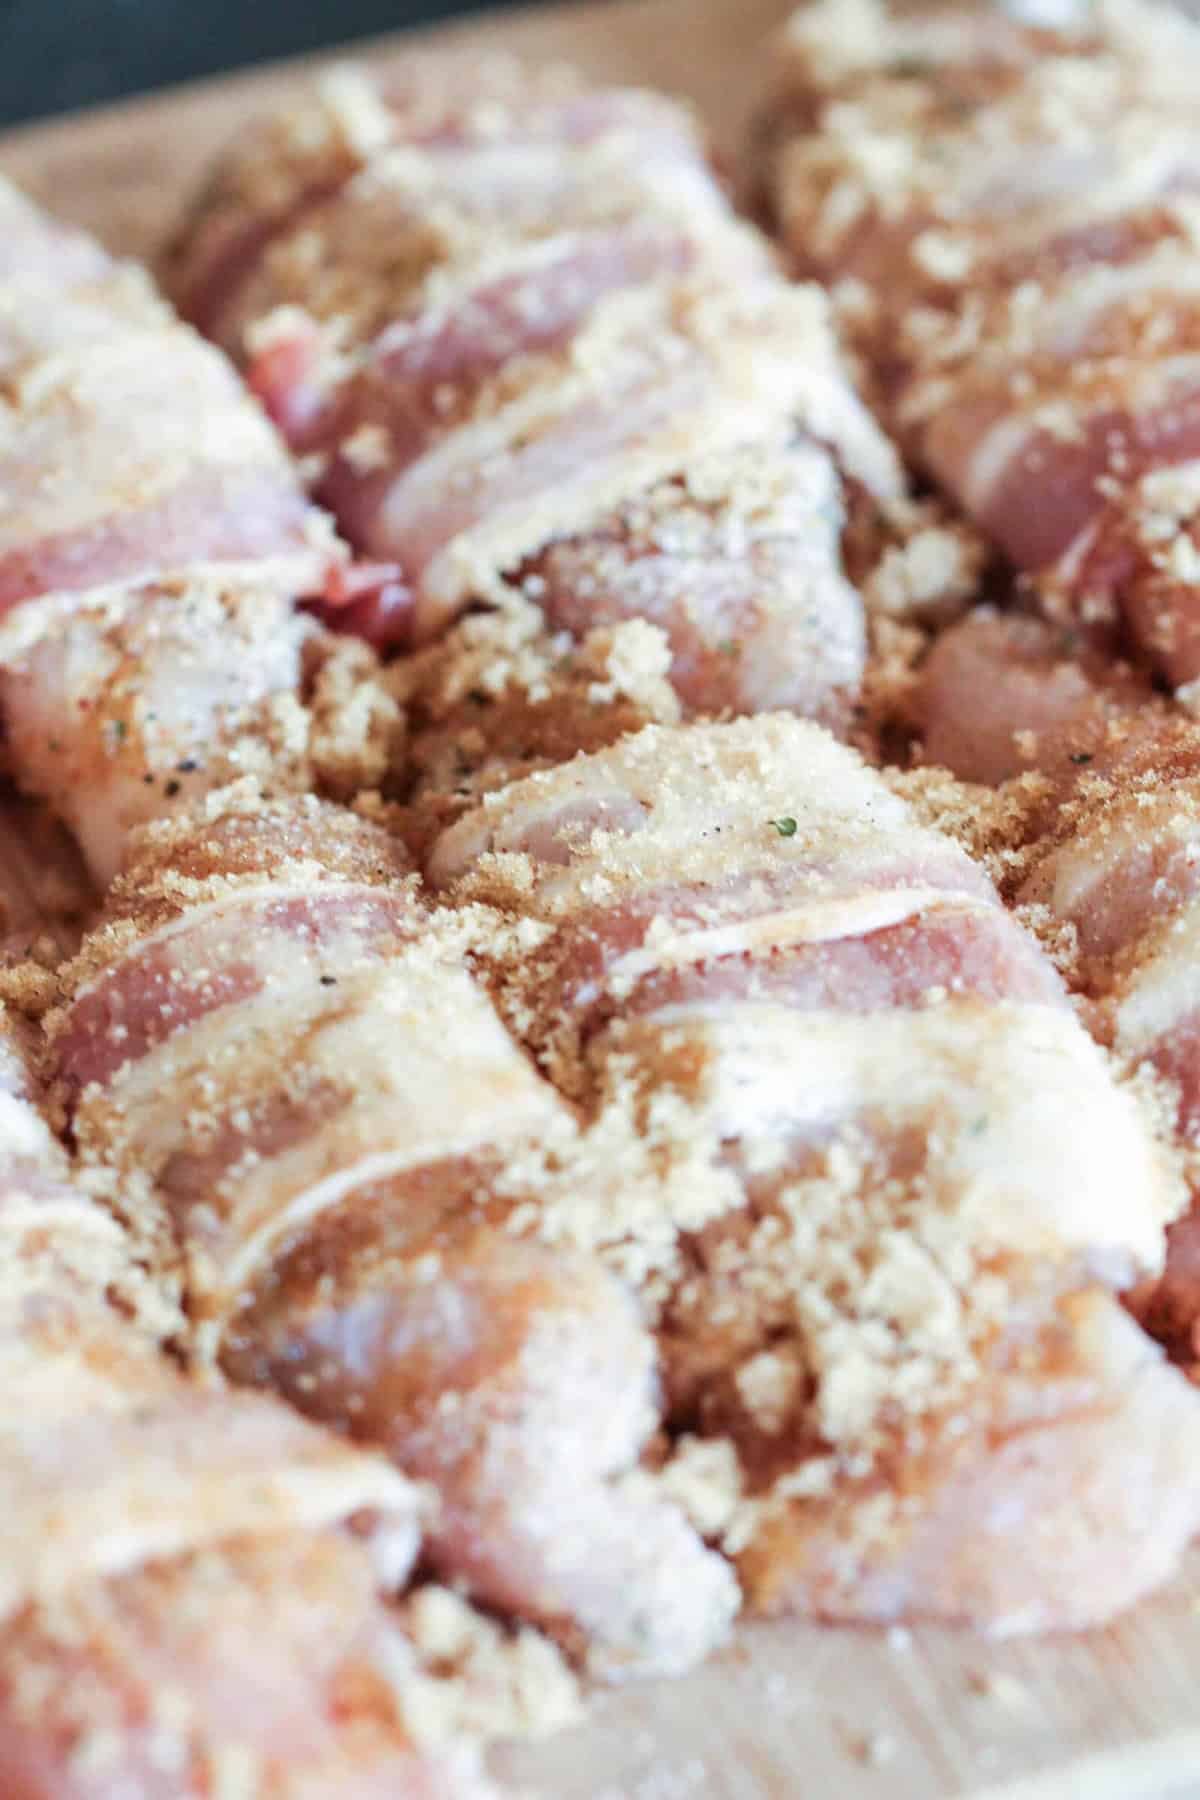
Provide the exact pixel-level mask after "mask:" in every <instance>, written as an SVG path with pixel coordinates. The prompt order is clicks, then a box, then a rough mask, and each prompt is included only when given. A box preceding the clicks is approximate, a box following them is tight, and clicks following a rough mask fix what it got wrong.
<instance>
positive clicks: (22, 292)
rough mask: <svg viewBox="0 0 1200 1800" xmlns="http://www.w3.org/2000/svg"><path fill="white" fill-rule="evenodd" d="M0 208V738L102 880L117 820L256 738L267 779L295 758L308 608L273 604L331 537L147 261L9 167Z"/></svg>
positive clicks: (221, 764) (120, 842)
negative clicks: (303, 612) (4, 228)
mask: <svg viewBox="0 0 1200 1800" xmlns="http://www.w3.org/2000/svg"><path fill="white" fill-rule="evenodd" d="M0 209H2V210H3V214H4V218H5V220H6V222H7V224H8V225H9V226H10V227H11V230H10V232H9V235H8V236H7V237H6V240H5V246H4V252H3V268H2V270H0V494H2V496H3V500H4V505H3V507H0V514H2V516H0V722H2V725H3V732H4V740H5V741H4V758H5V764H6V768H7V770H8V771H9V773H10V774H11V776H12V778H13V779H14V781H15V782H16V783H17V785H18V786H20V787H21V788H23V789H24V790H25V791H26V792H27V793H29V794H32V795H34V796H36V797H37V798H39V799H41V800H44V801H47V802H48V803H49V804H50V805H51V806H52V807H53V808H54V809H55V811H56V812H57V813H58V814H59V816H60V817H61V818H62V819H63V820H64V822H65V823H66V824H67V826H68V827H69V828H70V830H71V831H72V832H73V834H74V835H75V836H76V838H77V839H78V841H79V843H80V845H81V848H82V849H83V851H84V854H85V857H86V859H87V862H88V864H89V868H90V872H91V873H92V875H93V876H94V877H95V879H96V880H97V881H98V882H99V883H100V884H101V885H103V884H105V883H107V881H108V880H109V879H110V878H111V876H112V875H113V874H114V873H115V871H116V869H117V868H118V867H119V864H120V859H121V855H122V853H123V847H124V843H125V840H126V838H127V836H128V833H129V831H130V830H131V829H132V828H133V827H134V826H135V825H136V824H138V823H139V822H140V821H141V820H143V819H146V818H151V817H155V816H157V815H158V814H159V813H160V812H162V811H169V810H172V809H173V807H174V806H175V805H176V804H177V803H179V802H182V801H184V800H186V799H187V798H190V797H194V796H195V794H196V793H197V792H198V791H201V790H203V789H204V788H207V787H210V786H212V785H214V784H220V783H221V782H223V781H225V780H228V779H229V778H230V776H231V775H232V774H235V773H238V772H243V771H244V772H256V771H257V770H259V769H261V767H262V765H263V763H264V762H265V761H266V759H267V756H268V746H269V749H270V751H271V752H273V753H274V762H275V767H274V774H275V778H276V779H278V780H280V781H284V782H286V781H288V780H289V779H290V778H292V775H294V774H296V773H297V771H296V769H295V765H296V764H297V763H298V762H300V763H302V761H303V758H302V755H301V751H302V748H303V744H302V739H303V733H304V723H303V718H302V716H301V714H300V710H299V707H298V704H297V702H298V698H299V693H300V688H301V682H302V664H301V649H302V644H303V642H304V640H305V636H306V634H307V635H309V636H311V630H312V628H311V622H310V623H309V624H307V625H303V626H302V624H301V622H300V621H299V620H298V619H295V618H293V617H292V604H293V602H294V600H295V598H296V596H297V595H303V594H305V593H316V592H319V591H321V590H322V589H323V587H324V586H325V582H326V577H327V572H328V570H329V569H330V566H331V564H333V563H334V562H336V561H337V560H338V558H339V557H340V556H341V554H342V553H341V551H340V549H339V547H338V546H337V545H336V543H335V540H334V539H333V536H332V534H331V532H330V530H329V527H328V522H327V521H326V520H325V519H324V518H323V516H322V515H320V514H318V513H317V512H316V511H315V509H313V508H312V507H311V506H310V505H309V504H308V503H307V501H306V500H305V498H304V496H303V494H302V492H301V490H300V488H299V486H298V484H297V481H296V478H295V476H294V474H293V472H292V470H291V468H290V466H289V464H288V461H287V458H286V455H285V453H284V450H283V447H282V445H281V444H280V442H279V440H278V438H277V437H276V436H275V433H274V432H273V430H272V428H271V426H270V424H269V422H268V421H267V420H266V419H265V418H264V417H263V415H262V412H261V411H260V409H259V408H257V407H256V406H255V405H254V403H253V402H252V401H251V400H250V399H249V398H248V396H247V395H246V394H245V393H244V392H243V390H242V389H241V387H240V386H239V384H238V381H237V379H236V377H235V375H234V373H233V371H232V370H231V369H230V367H229V366H228V364H227V363H226V362H225V361H224V360H223V358H222V357H221V356H220V355H219V354H218V353H216V352H215V351H214V350H213V349H212V348H211V347H210V346H209V345H206V344H205V343H203V342H202V341H201V340H200V339H199V338H198V337H197V336H196V335H195V334H194V333H193V332H191V331H190V330H189V329H187V328H186V327H184V326H182V325H180V324H179V323H178V322H177V321H176V320H174V319H173V317H172V316H171V314H170V312H169V311H168V309H167V308H166V307H165V306H164V304H163V303H162V301H161V300H160V299H158V297H157V296H156V295H155V293H154V291H153V289H152V288H151V286H150V283H149V282H148V280H147V279H146V277H145V276H144V275H143V274H142V273H141V272H140V271H138V270H136V269H134V268H132V267H128V266H124V265H119V264H116V263H113V262H112V261H110V259H109V258H108V257H107V256H105V255H104V253H103V252H102V251H101V250H100V249H99V247H98V246H95V245H91V244H90V243H89V242H88V241H87V240H85V239H83V238H81V237H80V236H78V235H77V234H75V233H72V232H70V231H68V230H66V229H65V228H64V227H60V226H58V225H56V224H55V223H54V222H53V221H52V220H49V219H46V218H45V217H43V216H42V215H40V214H39V213H37V212H36V210H35V209H34V208H32V207H30V206H29V205H28V204H27V203H26V202H25V201H23V200H22V199H21V198H20V196H19V195H17V194H16V193H15V192H14V191H12V190H10V189H7V188H6V189H4V190H3V193H2V194H0ZM255 738H257V739H261V740H263V742H262V744H261V745H260V746H259V747H258V748H257V749H256V748H254V747H253V746H252V744H251V740H252V739H255ZM289 771H291V773H289ZM298 773H299V777H300V779H301V780H303V777H304V774H305V773H306V772H305V771H303V770H300V771H299V772H298Z"/></svg>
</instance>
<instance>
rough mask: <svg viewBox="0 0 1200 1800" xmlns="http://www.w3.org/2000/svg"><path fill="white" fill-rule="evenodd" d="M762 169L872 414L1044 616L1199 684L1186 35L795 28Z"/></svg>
mask: <svg viewBox="0 0 1200 1800" xmlns="http://www.w3.org/2000/svg"><path fill="white" fill-rule="evenodd" d="M780 54H781V59H782V67H781V72H780V75H779V78H778V83H777V87H776V90H775V96H774V99H773V100H772V102H771V103H770V105H769V108H768V112H767V115H766V118H765V120H764V124H763V135H762V146H761V147H762V150H763V157H764V168H763V175H764V178H765V183H766V188H767V192H768V196H769V198H770V202H771V204H772V207H773V210H774V212H775V214H776V217H777V220H778V222H779V225H780V229H781V231H782V234H783V237H784V239H785V242H786V244H787V245H788V247H789V249H790V250H791V252H792V253H793V254H794V257H795V259H796V262H797V265H798V267H799V268H800V269H801V270H803V271H804V272H805V273H813V272H816V273H818V274H820V275H821V276H822V277H824V278H825V279H827V280H828V281H830V282H831V283H834V284H836V287H835V291H836V293H837V294H838V296H839V298H840V301H841V311H842V314H843V317H844V319H845V322H846V324H847V326H848V329H849V331H850V333H851V336H852V338H853V339H854V341H855V343H856V345H857V346H858V348H859V349H860V350H861V352H862V354H863V359H864V362H865V365H866V366H867V368H868V370H869V372H870V379H871V385H872V388H873V391H874V394H875V397H876V398H877V400H878V403H879V406H880V408H881V410H882V413H883V416H884V418H885V419H886V420H887V421H888V422H889V424H890V425H891V427H892V428H893V430H894V431H895V432H896V434H897V435H898V436H899V438H900V440H901V441H902V443H903V445H904V446H905V448H906V450H907V451H908V453H909V454H910V456H911V457H912V459H913V461H914V463H915V464H916V465H917V467H918V468H919V469H920V470H921V472H922V473H923V474H924V475H926V476H927V477H929V478H930V479H932V480H933V481H934V482H935V483H937V484H938V485H939V486H940V487H941V488H942V489H943V490H945V491H946V492H948V493H949V494H950V495H951V496H953V498H954V499H955V500H956V501H957V502H958V503H959V504H960V505H961V506H962V507H963V509H964V510H965V511H966V512H967V513H968V514H969V515H970V517H971V518H972V519H973V520H975V522H976V523H977V524H978V525H979V526H981V527H982V529H983V530H984V531H985V532H986V533H987V534H988V535H989V536H990V538H991V539H992V540H993V542H994V543H995V544H996V545H997V546H998V547H999V549H1000V550H1001V551H1002V552H1003V553H1004V555H1005V556H1006V557H1007V559H1008V561H1009V563H1010V564H1011V566H1012V567H1013V568H1014V569H1015V570H1017V571H1019V572H1020V573H1021V574H1022V575H1024V576H1027V577H1028V578H1029V579H1030V581H1031V583H1032V585H1033V587H1034V588H1035V590H1036V592H1037V595H1038V597H1039V599H1040V602H1041V604H1042V606H1043V607H1044V609H1045V610H1046V611H1047V612H1048V613H1049V614H1050V615H1051V616H1053V617H1054V618H1056V619H1058V620H1059V621H1066V622H1070V623H1073V624H1076V625H1078V626H1081V627H1083V628H1084V629H1085V630H1086V631H1087V632H1088V633H1089V634H1092V635H1094V636H1095V637H1096V638H1097V639H1098V640H1099V642H1100V643H1101V644H1104V645H1109V646H1111V645H1112V644H1113V643H1117V644H1119V645H1125V646H1128V647H1129V648H1130V649H1131V650H1133V651H1134V652H1136V654H1137V656H1138V657H1139V658H1140V660H1141V661H1142V662H1143V663H1144V664H1145V665H1146V666H1148V667H1149V668H1151V669H1152V670H1153V671H1155V672H1156V673H1158V674H1159V675H1161V676H1163V677H1165V679H1166V680H1167V681H1168V682H1169V683H1170V684H1171V685H1172V686H1173V687H1176V688H1184V687H1187V686H1188V684H1190V683H1191V682H1192V681H1193V680H1194V679H1196V677H1197V676H1198V675H1200V606H1198V603H1197V585H1196V568H1197V567H1200V561H1198V560H1197V542H1198V540H1197V537H1196V518H1197V511H1198V506H1197V501H1198V497H1200V485H1198V483H1200V363H1198V362H1197V358H1196V344H1197V321H1198V319H1200V313H1198V312H1197V305H1196V295H1197V293H1198V292H1200V254H1198V250H1197V235H1196V214H1195V205H1196V201H1195V196H1196V190H1197V184H1198V180H1200V137H1198V136H1197V132H1196V126H1195V120H1194V109H1193V104H1192V96H1193V93H1194V89H1195V84H1196V78H1197V74H1198V73H1200V33H1198V31H1197V27H1196V25H1195V23H1194V22H1193V21H1191V20H1188V19H1185V18H1184V17H1183V16H1182V15H1181V14H1180V13H1179V12H1178V11H1177V10H1176V9H1175V8H1173V7H1168V6H1160V5H1158V4H1155V3H1154V0H1115V3H1114V4H1112V5H1106V6H1104V7H1103V8H1092V7H1080V8H1078V9H1077V10H1076V12H1075V13H1074V15H1072V17H1071V19H1070V21H1069V24H1067V25H1064V27H1063V28H1062V30H1061V31H1058V32H1052V31H1048V30H1039V29H1034V28H1024V27H1022V26H1021V25H1019V24H1018V23H1017V22H1016V21H1015V18H1014V17H1012V16H1009V15H1008V14H1006V12H1005V11H1004V9H1002V8H998V7H993V6H983V5H978V6H974V7H969V8H963V9H959V8H954V9H951V8H941V9H938V8H932V9H926V10H924V11H917V12H916V13H915V14H913V13H905V12H903V11H901V10H900V9H899V8H897V9H896V10H895V12H894V13H893V12H891V11H889V10H887V9H885V8H884V6H883V5H881V4H876V3H875V0H857V3H856V4H854V5H849V6H843V5H842V4H841V0H829V4H826V5H823V6H817V7H813V8H807V9H805V10H804V11H803V12H801V13H799V14H797V15H796V18H795V20H794V21H793V24H792V26H791V27H790V29H789V31H788V33H787V34H786V35H785V37H784V39H783V41H782V45H781V51H780Z"/></svg>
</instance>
